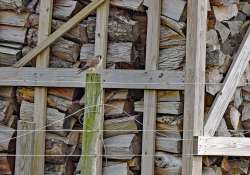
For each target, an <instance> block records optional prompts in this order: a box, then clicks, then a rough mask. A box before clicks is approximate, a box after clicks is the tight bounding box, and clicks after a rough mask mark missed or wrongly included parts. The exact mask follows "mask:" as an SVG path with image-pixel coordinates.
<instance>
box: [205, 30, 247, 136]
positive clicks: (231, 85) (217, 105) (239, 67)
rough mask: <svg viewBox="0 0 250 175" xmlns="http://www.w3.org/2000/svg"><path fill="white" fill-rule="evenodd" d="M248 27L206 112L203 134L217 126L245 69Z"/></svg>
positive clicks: (210, 132) (213, 132) (207, 133)
mask: <svg viewBox="0 0 250 175" xmlns="http://www.w3.org/2000/svg"><path fill="white" fill-rule="evenodd" d="M249 54H250V29H248V31H247V33H246V34H245V37H244V39H243V41H242V43H241V45H240V48H239V49H238V52H237V53H236V55H235V57H234V59H233V63H232V64H231V66H230V68H229V71H228V73H227V75H226V77H225V79H224V82H223V85H222V88H221V91H220V92H219V93H218V94H217V96H216V98H215V100H214V102H213V105H212V107H211V108H210V110H209V113H208V120H207V122H206V124H205V127H204V135H205V136H213V135H214V134H215V132H216V129H217V128H218V126H219V124H220V121H221V119H222V117H223V115H224V113H225V111H226V109H227V106H228V104H229V103H230V101H231V98H232V97H233V95H234V93H233V92H235V90H236V88H237V86H238V84H239V82H240V80H241V77H242V75H243V73H244V71H245V70H246V67H247V65H248V62H249V60H250V57H249Z"/></svg>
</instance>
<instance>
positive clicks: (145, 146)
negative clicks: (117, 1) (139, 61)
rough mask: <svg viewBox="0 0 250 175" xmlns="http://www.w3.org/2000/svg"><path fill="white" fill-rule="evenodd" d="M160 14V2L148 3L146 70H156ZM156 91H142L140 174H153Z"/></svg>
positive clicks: (153, 0) (154, 0) (152, 1)
mask: <svg viewBox="0 0 250 175" xmlns="http://www.w3.org/2000/svg"><path fill="white" fill-rule="evenodd" d="M160 13H161V1H160V0H150V1H149V2H148V24H147V46H146V70H157V68H158V65H157V64H158V58H159V46H160ZM156 104H157V91H156V90H145V91H144V113H143V130H144V131H146V132H143V135H142V165H141V174H143V175H153V174H154V156H153V155H154V154H155V133H154V132H152V131H153V130H155V129H156V113H157V105H156Z"/></svg>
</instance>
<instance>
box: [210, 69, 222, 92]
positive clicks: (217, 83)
mask: <svg viewBox="0 0 250 175" xmlns="http://www.w3.org/2000/svg"><path fill="white" fill-rule="evenodd" d="M222 80H223V74H221V73H220V71H219V69H218V68H215V67H213V68H210V69H207V70H206V92H207V93H209V94H211V95H215V94H216V93H217V92H219V91H220V89H221V81H222Z"/></svg>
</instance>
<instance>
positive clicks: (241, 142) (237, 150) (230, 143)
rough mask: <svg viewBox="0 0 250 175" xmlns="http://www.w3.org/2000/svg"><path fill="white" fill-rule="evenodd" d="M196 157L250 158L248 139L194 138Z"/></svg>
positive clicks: (249, 141)
mask: <svg viewBox="0 0 250 175" xmlns="http://www.w3.org/2000/svg"><path fill="white" fill-rule="evenodd" d="M194 140H195V144H194V145H195V148H194V150H195V152H194V154H196V155H203V156H247V157H248V156H250V152H249V149H250V138H245V137H210V136H199V137H195V139H194Z"/></svg>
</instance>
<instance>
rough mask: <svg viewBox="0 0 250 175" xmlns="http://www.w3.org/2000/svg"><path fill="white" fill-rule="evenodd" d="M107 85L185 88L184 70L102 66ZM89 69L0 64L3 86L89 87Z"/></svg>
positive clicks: (0, 77)
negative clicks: (107, 67)
mask: <svg viewBox="0 0 250 175" xmlns="http://www.w3.org/2000/svg"><path fill="white" fill-rule="evenodd" d="M100 73H101V74H102V81H103V87H104V88H121V89H169V90H171V89H172V90H183V89H184V73H183V72H182V71H161V70H158V71H144V70H129V71H127V70H102V71H100ZM84 75H85V73H84V72H83V73H80V74H79V73H78V69H62V68H47V69H43V68H9V67H5V68H0V86H35V87H37V86H42V87H85V78H84V77H85V76H84Z"/></svg>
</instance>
